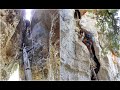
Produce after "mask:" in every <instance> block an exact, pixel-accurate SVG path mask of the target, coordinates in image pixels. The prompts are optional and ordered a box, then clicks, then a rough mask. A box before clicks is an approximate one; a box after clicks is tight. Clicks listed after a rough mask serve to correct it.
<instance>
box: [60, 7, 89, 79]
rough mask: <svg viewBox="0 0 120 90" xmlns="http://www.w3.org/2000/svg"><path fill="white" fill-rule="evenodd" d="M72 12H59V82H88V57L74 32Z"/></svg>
mask: <svg viewBox="0 0 120 90" xmlns="http://www.w3.org/2000/svg"><path fill="white" fill-rule="evenodd" d="M75 29H76V22H75V19H74V10H71V9H63V10H60V30H61V34H60V40H61V41H60V42H61V45H60V50H61V51H60V56H61V67H60V68H61V69H60V77H61V80H90V77H91V76H90V55H89V52H88V50H87V47H86V46H85V45H84V44H83V43H82V42H81V41H80V40H78V36H77V33H76V32H75Z"/></svg>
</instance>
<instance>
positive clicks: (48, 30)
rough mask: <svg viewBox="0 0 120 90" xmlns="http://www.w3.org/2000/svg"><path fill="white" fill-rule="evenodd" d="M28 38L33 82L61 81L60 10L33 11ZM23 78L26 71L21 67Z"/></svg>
mask: <svg viewBox="0 0 120 90" xmlns="http://www.w3.org/2000/svg"><path fill="white" fill-rule="evenodd" d="M32 12H33V13H32V20H31V27H30V28H31V29H30V32H31V33H30V35H28V36H27V37H26V40H25V41H26V42H25V43H26V47H27V50H29V49H31V48H33V49H32V50H30V51H29V52H28V57H29V60H30V64H31V71H32V80H59V75H60V73H59V64H60V63H59V61H60V60H59V57H60V56H59V32H60V31H59V10H33V11H32ZM21 77H22V79H23V80H24V69H23V67H22V65H21Z"/></svg>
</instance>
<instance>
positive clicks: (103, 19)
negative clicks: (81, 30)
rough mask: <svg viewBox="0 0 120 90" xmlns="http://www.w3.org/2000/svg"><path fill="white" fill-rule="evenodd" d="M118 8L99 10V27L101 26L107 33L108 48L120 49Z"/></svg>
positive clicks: (103, 31) (102, 30)
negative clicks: (116, 16)
mask: <svg viewBox="0 0 120 90" xmlns="http://www.w3.org/2000/svg"><path fill="white" fill-rule="evenodd" d="M117 12H118V10H116V9H109V10H97V13H96V14H97V25H96V26H97V27H100V30H101V32H102V33H104V34H106V36H107V39H108V41H109V42H108V49H110V50H111V49H113V50H115V51H119V49H120V45H119V41H120V36H119V34H120V26H118V25H117V22H118V20H119V18H115V15H117Z"/></svg>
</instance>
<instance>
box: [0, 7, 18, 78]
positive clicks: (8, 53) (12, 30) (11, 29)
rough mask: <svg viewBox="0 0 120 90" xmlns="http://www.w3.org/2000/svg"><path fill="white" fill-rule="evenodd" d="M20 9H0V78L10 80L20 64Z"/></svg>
mask: <svg viewBox="0 0 120 90" xmlns="http://www.w3.org/2000/svg"><path fill="white" fill-rule="evenodd" d="M19 21H20V10H15V9H0V75H1V76H0V80H8V79H9V77H10V74H11V73H13V72H14V70H15V69H16V64H17V65H18V63H19V62H18V58H17V56H18V52H19V40H18V39H19V30H18V29H19V28H18V24H19Z"/></svg>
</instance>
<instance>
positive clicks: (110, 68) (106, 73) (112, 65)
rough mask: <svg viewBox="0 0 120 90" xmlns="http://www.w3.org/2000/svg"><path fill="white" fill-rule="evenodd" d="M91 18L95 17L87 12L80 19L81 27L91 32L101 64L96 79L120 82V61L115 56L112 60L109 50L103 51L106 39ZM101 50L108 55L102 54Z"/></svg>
mask: <svg viewBox="0 0 120 90" xmlns="http://www.w3.org/2000/svg"><path fill="white" fill-rule="evenodd" d="M93 17H95V15H94V14H92V13H88V12H87V13H86V14H85V15H84V16H83V17H82V19H81V25H83V26H84V28H85V29H86V30H88V31H90V32H92V33H93V34H94V37H95V45H94V47H95V52H96V56H97V58H98V60H99V62H100V64H101V67H100V71H99V73H98V78H99V80H120V76H119V75H120V74H119V72H120V71H119V69H120V62H119V60H120V59H119V57H116V56H115V58H114V57H113V54H112V52H111V51H110V50H108V51H106V50H105V49H106V45H107V42H109V41H108V40H107V39H106V35H103V34H101V32H100V30H99V28H97V27H96V20H95V18H93ZM100 46H101V47H100ZM103 50H105V51H106V52H108V53H103Z"/></svg>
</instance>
